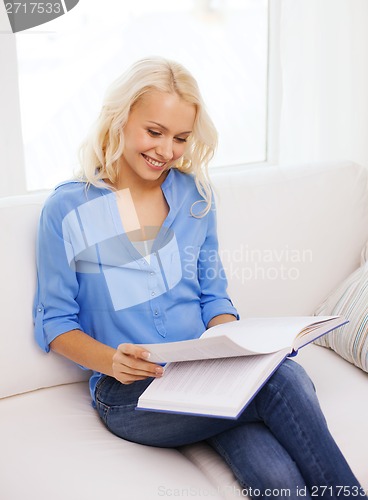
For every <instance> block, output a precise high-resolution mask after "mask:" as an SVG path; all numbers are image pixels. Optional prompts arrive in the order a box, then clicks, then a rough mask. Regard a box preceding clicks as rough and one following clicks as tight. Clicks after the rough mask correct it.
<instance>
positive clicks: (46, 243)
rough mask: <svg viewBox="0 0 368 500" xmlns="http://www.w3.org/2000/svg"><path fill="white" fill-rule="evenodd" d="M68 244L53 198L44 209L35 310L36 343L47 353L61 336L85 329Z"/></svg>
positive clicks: (39, 237) (39, 233) (58, 209)
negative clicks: (80, 322)
mask: <svg viewBox="0 0 368 500" xmlns="http://www.w3.org/2000/svg"><path fill="white" fill-rule="evenodd" d="M68 245H70V243H68V242H67V241H65V239H64V238H63V232H62V215H61V211H60V207H59V206H58V204H56V203H54V202H53V199H52V197H51V199H49V200H48V202H46V204H45V207H44V208H43V211H42V213H41V217H40V222H39V228H38V237H37V251H36V255H37V288H36V294H35V299H34V307H33V316H34V325H35V337H36V341H37V343H38V344H39V346H40V347H41V348H42V349H43V350H44V351H46V352H48V351H49V350H50V342H52V341H53V340H54V339H55V338H56V337H57V336H58V335H61V334H62V333H65V332H67V331H69V330H74V329H79V330H81V327H80V325H79V322H78V314H79V305H78V303H77V302H76V297H77V295H78V290H79V284H78V280H77V276H76V272H75V270H73V266H70V265H69V263H68V257H67V254H68ZM70 253H71V252H70Z"/></svg>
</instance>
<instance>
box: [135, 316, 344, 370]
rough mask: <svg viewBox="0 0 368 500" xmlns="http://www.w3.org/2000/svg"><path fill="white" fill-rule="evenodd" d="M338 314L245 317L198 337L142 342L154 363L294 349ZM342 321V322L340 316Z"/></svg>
mask: <svg viewBox="0 0 368 500" xmlns="http://www.w3.org/2000/svg"><path fill="white" fill-rule="evenodd" d="M331 318H332V319H331ZM335 318H336V316H334V317H329V316H323V317H321V316H319V317H316V316H301V317H275V318H246V319H244V320H239V321H233V322H230V323H225V324H222V325H217V326H214V327H212V328H210V329H208V330H206V331H205V332H204V334H203V335H202V336H201V337H200V338H199V339H194V340H185V341H179V342H167V343H161V344H141V345H142V346H143V347H144V348H145V349H147V350H148V351H149V352H150V353H151V358H150V361H152V362H155V363H165V362H173V361H190V360H198V359H211V358H222V357H230V356H249V355H253V354H266V353H271V352H276V351H278V350H281V349H288V350H289V352H290V353H291V352H292V351H293V349H298V348H299V347H300V345H305V344H306V343H308V342H310V341H311V340H310V339H312V340H313V338H312V337H313V335H315V337H318V336H319V335H321V334H322V333H323V330H325V331H328V330H329V329H330V328H329V326H328V324H329V322H330V321H333V320H335ZM339 321H340V322H341V323H342V322H343V320H342V319H341V318H340V320H339ZM316 322H317V325H318V328H316V329H315V330H313V328H311V329H310V330H309V331H308V332H307V333H308V336H307V335H306V336H305V337H304V338H303V340H302V341H301V342H300V343H298V344H297V345H294V342H295V339H296V338H297V337H298V335H299V334H300V333H301V332H304V333H306V328H307V327H311V325H313V324H314V323H316ZM334 324H335V323H334Z"/></svg>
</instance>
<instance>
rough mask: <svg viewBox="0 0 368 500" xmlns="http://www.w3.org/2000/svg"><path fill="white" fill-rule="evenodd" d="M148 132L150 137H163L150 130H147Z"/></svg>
mask: <svg viewBox="0 0 368 500" xmlns="http://www.w3.org/2000/svg"><path fill="white" fill-rule="evenodd" d="M147 132H148V133H149V135H150V136H152V137H159V136H160V135H161V133H160V132H156V131H155V130H151V129H150V128H149V129H147Z"/></svg>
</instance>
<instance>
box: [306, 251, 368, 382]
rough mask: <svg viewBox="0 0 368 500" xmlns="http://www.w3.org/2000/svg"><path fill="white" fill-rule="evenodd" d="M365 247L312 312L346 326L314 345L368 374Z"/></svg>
mask: <svg viewBox="0 0 368 500" xmlns="http://www.w3.org/2000/svg"><path fill="white" fill-rule="evenodd" d="M367 254H368V245H366V247H365V248H364V249H363V252H362V261H361V265H360V267H359V268H358V269H356V270H355V271H354V272H353V273H352V274H351V275H350V276H349V277H348V278H346V279H345V280H344V281H343V282H342V283H341V284H340V285H339V286H338V287H337V288H336V290H334V291H333V292H331V293H330V295H329V296H328V297H327V298H326V300H324V301H323V303H322V304H321V305H320V307H318V308H317V310H316V311H315V314H316V315H321V316H326V315H335V314H336V315H341V316H344V317H345V318H346V319H348V320H349V323H348V324H347V325H345V326H343V327H342V328H339V329H338V330H336V331H333V332H330V333H329V334H327V335H324V336H323V337H321V338H319V339H318V340H316V341H315V343H316V344H318V345H320V346H323V347H328V348H330V349H333V350H334V351H335V352H336V353H337V354H339V355H340V356H342V357H343V358H344V359H346V360H347V361H349V362H350V363H353V364H354V365H356V366H358V367H359V368H361V369H362V370H364V371H366V372H368V261H367Z"/></svg>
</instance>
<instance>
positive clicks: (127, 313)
mask: <svg viewBox="0 0 368 500" xmlns="http://www.w3.org/2000/svg"><path fill="white" fill-rule="evenodd" d="M161 188H162V191H163V194H164V196H165V199H166V201H167V204H168V206H169V213H168V215H167V217H166V219H165V221H164V223H163V225H162V227H161V228H160V230H159V232H158V235H157V236H156V238H155V240H154V241H153V244H152V246H151V248H150V250H149V252H150V255H149V259H147V258H146V257H147V256H146V255H144V253H143V254H142V253H140V252H139V251H138V249H137V246H136V245H134V244H133V243H132V241H131V239H132V238H131V236H132V235H129V233H128V232H126V231H125V230H124V227H123V222H122V220H121V217H120V214H119V210H118V205H117V199H116V194H115V193H114V192H112V191H111V189H108V187H107V186H106V188H103V187H102V188H97V187H94V186H89V187H87V186H86V184H85V183H84V182H78V181H71V182H66V183H63V184H61V185H60V186H58V187H57V188H56V189H55V190H54V192H53V193H52V195H51V196H50V197H49V198H48V200H47V201H46V203H45V206H44V208H43V211H42V214H41V219H40V224H39V233H38V245H37V269H38V280H37V291H36V297H35V303H34V317H35V335H36V340H37V342H38V344H39V345H40V346H41V347H42V348H43V349H44V350H45V351H46V352H47V351H49V349H50V348H49V344H50V342H51V341H52V340H53V339H55V338H56V337H57V336H58V335H60V334H62V333H65V332H67V331H69V330H74V329H79V330H82V331H83V332H85V333H87V334H88V335H90V336H91V337H93V338H95V339H96V340H98V341H100V342H103V343H104V344H107V345H109V346H111V347H113V348H116V347H117V346H118V345H119V344H121V343H125V342H131V343H135V344H137V343H155V342H172V341H178V340H186V339H191V338H197V337H199V336H200V335H201V334H202V333H203V332H204V330H205V329H206V326H207V325H208V323H209V321H210V320H211V319H212V318H213V317H214V316H217V315H219V314H233V315H235V316H237V311H236V309H235V308H234V307H233V305H232V303H231V301H230V299H229V297H228V295H227V292H226V289H227V280H226V277H225V274H224V269H223V267H222V264H221V261H220V258H219V255H218V241H217V233H216V212H215V207H214V204H213V205H212V208H211V210H210V211H209V212H208V214H207V215H205V216H204V217H195V215H196V213H197V214H199V212H200V211H201V210H203V208H204V207H205V203H204V201H203V200H202V198H201V196H200V195H199V193H198V191H197V188H196V186H195V183H194V178H193V176H192V175H188V174H183V173H181V172H179V171H178V170H176V169H171V170H170V172H169V173H168V175H167V177H166V179H165V180H164V182H163V183H162V185H161ZM196 202H197V203H196ZM100 376H101V374H99V373H94V374H93V375H92V377H91V381H90V389H91V395H92V397H93V396H94V391H95V387H96V383H97V381H98V379H99V378H100Z"/></svg>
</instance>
